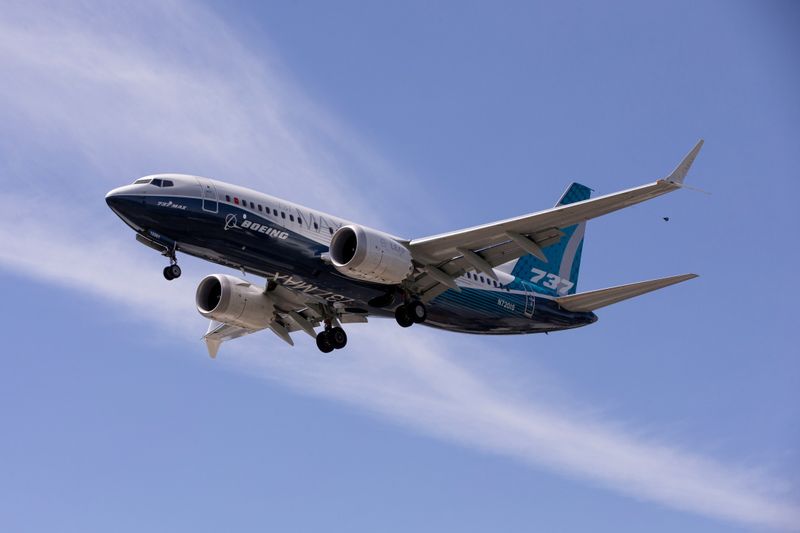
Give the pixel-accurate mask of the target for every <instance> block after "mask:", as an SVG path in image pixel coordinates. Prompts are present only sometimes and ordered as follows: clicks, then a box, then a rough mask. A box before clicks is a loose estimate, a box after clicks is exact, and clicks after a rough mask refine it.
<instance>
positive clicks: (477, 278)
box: [466, 272, 510, 291]
mask: <svg viewBox="0 0 800 533" xmlns="http://www.w3.org/2000/svg"><path fill="white" fill-rule="evenodd" d="M466 276H467V279H471V280H475V281H479V282H481V283H483V284H484V285H493V286H495V287H497V288H498V289H505V290H507V291H509V290H510V289H509V288H508V287H503V285H502V284H501V283H498V282H497V281H496V280H493V279H492V278H490V277H489V276H485V277H484V276H479V275H478V274H473V273H472V272H467V273H466Z"/></svg>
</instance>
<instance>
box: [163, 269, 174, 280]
mask: <svg viewBox="0 0 800 533" xmlns="http://www.w3.org/2000/svg"><path fill="white" fill-rule="evenodd" d="M164 279H166V280H167V281H172V280H173V279H175V276H173V275H172V268H171V267H164Z"/></svg>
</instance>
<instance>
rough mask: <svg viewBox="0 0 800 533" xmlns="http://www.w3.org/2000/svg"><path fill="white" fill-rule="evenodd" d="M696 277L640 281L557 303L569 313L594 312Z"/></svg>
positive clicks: (694, 275)
mask: <svg viewBox="0 0 800 533" xmlns="http://www.w3.org/2000/svg"><path fill="white" fill-rule="evenodd" d="M696 277H697V274H681V275H680V276H670V277H668V278H660V279H654V280H649V281H640V282H638V283H630V284H628V285H620V286H618V287H610V288H608V289H599V290H596V291H589V292H581V293H578V294H571V295H569V296H561V297H559V298H556V299H555V301H556V302H558V305H560V306H561V307H563V308H564V309H566V310H568V311H576V312H579V311H594V310H595V309H600V308H601V307H605V306H607V305H611V304H615V303H617V302H621V301H623V300H627V299H629V298H635V297H636V296H641V295H642V294H646V293H648V292H652V291H655V290H658V289H663V288H664V287H669V286H670V285H675V284H676V283H681V282H683V281H687V280H690V279H693V278H696Z"/></svg>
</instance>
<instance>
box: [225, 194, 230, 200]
mask: <svg viewBox="0 0 800 533" xmlns="http://www.w3.org/2000/svg"><path fill="white" fill-rule="evenodd" d="M225 201H226V202H230V201H231V197H230V195H229V194H226V195H225Z"/></svg>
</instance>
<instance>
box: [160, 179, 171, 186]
mask: <svg viewBox="0 0 800 533" xmlns="http://www.w3.org/2000/svg"><path fill="white" fill-rule="evenodd" d="M172 185H173V183H172V180H164V181H162V182H161V186H162V187H172Z"/></svg>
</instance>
